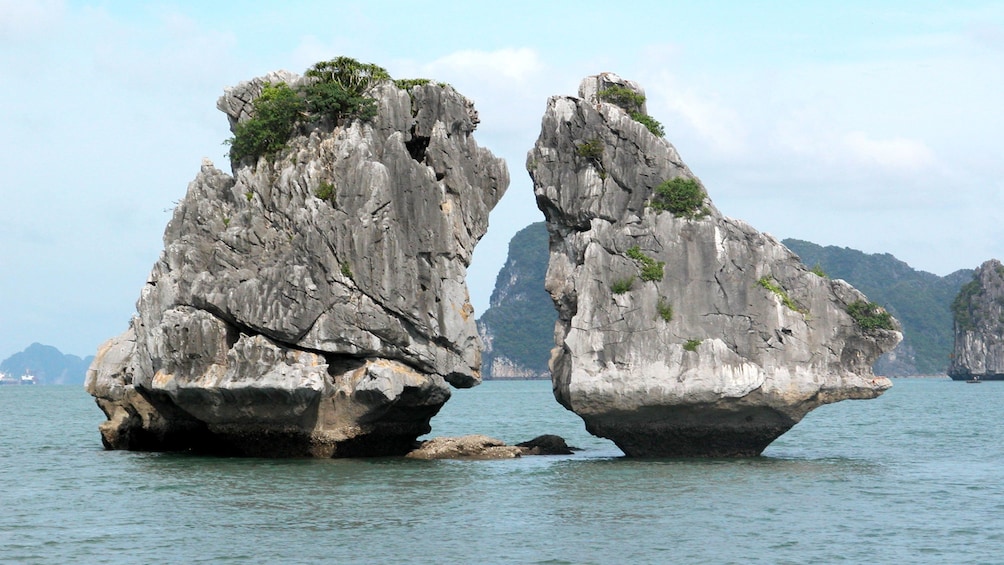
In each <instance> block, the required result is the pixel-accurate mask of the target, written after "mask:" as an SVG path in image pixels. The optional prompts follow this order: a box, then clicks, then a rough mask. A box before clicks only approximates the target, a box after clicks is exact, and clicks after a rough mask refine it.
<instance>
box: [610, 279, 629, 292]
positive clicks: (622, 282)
mask: <svg viewBox="0 0 1004 565" xmlns="http://www.w3.org/2000/svg"><path fill="white" fill-rule="evenodd" d="M632 286H634V277H627V278H623V279H617V280H615V281H613V282H612V283H610V292H612V293H614V294H624V293H625V292H627V291H629V290H631V287H632Z"/></svg>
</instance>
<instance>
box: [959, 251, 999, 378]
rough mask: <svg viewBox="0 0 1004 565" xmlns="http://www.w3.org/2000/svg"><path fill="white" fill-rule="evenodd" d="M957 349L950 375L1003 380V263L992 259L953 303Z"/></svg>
mask: <svg viewBox="0 0 1004 565" xmlns="http://www.w3.org/2000/svg"><path fill="white" fill-rule="evenodd" d="M952 313H953V314H954V325H955V351H954V354H953V355H952V361H951V365H950V366H949V368H948V376H950V377H952V378H953V379H955V380H967V379H970V378H972V377H979V378H980V379H984V380H1004V265H1002V264H1001V262H1000V261H998V260H996V259H991V260H989V261H987V262H985V263H983V264H982V265H980V267H979V268H978V269H976V272H974V273H973V280H972V281H970V282H968V283H966V284H964V285H962V289H960V290H959V294H958V296H956V297H955V300H954V301H953V302H952Z"/></svg>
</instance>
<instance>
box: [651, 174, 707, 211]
mask: <svg viewBox="0 0 1004 565" xmlns="http://www.w3.org/2000/svg"><path fill="white" fill-rule="evenodd" d="M705 198H707V194H706V193H705V192H704V189H703V188H701V185H700V184H698V183H697V181H695V180H694V179H688V178H684V177H676V178H672V179H669V180H667V181H665V182H663V183H662V184H660V185H659V186H657V187H655V194H654V195H653V196H652V200H651V202H650V203H649V206H650V207H652V208H653V209H655V210H656V211H658V212H671V213H672V214H673V215H674V216H681V217H684V218H690V219H693V218H700V217H702V216H704V215H706V214H707V213H708V210H707V208H705V206H704V199H705Z"/></svg>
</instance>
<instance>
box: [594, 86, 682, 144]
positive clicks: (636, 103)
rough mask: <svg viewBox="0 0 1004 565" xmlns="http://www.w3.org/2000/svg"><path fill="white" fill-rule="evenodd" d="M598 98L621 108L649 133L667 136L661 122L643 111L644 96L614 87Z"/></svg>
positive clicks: (597, 95) (600, 93)
mask: <svg viewBox="0 0 1004 565" xmlns="http://www.w3.org/2000/svg"><path fill="white" fill-rule="evenodd" d="M596 97H597V98H599V99H600V100H603V101H606V102H610V103H611V104H616V105H617V106H620V107H621V108H623V109H624V111H625V112H627V113H628V115H630V116H631V119H632V120H634V121H636V122H638V123H640V124H642V125H643V126H645V127H646V128H648V131H650V132H652V134H653V135H657V136H659V137H663V136H664V135H666V130H665V129H664V128H663V127H662V124H661V123H659V120H656V119H655V118H653V117H652V116H649V115H648V114H646V113H644V112H642V111H641V107H642V105H643V104H645V95H644V94H642V93H640V92H635V91H634V90H631V89H630V88H627V87H626V86H620V85H614V86H611V87H609V88H604V89H603V90H601V91H599V92H597V93H596Z"/></svg>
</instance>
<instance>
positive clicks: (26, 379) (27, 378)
mask: <svg viewBox="0 0 1004 565" xmlns="http://www.w3.org/2000/svg"><path fill="white" fill-rule="evenodd" d="M37 382H38V379H36V378H35V375H29V374H28V373H25V374H23V375H21V384H23V385H33V384H36V383H37Z"/></svg>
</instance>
